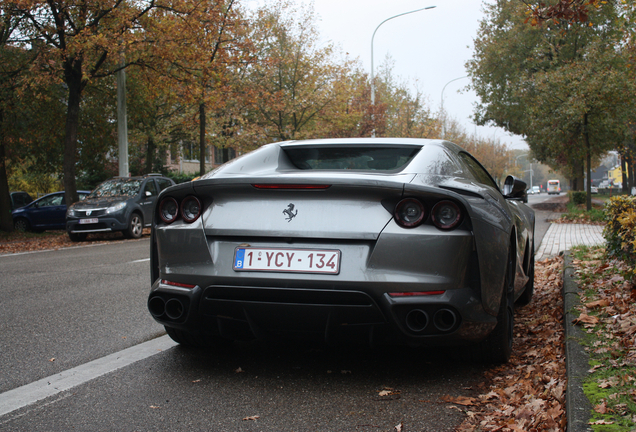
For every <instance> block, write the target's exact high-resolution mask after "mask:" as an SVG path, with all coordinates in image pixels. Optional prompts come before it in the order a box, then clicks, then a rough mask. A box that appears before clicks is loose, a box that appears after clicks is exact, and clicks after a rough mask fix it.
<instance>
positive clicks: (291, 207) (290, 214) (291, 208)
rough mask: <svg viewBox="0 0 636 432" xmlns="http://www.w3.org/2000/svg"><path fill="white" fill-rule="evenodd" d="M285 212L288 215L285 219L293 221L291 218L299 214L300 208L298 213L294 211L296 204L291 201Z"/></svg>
mask: <svg viewBox="0 0 636 432" xmlns="http://www.w3.org/2000/svg"><path fill="white" fill-rule="evenodd" d="M283 214H284V215H287V217H286V218H285V220H286V221H287V222H291V220H292V219H293V218H295V217H296V215H297V214H298V210H296V213H294V204H292V203H289V205H288V206H287V208H286V209H285V210H283Z"/></svg>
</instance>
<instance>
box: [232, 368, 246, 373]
mask: <svg viewBox="0 0 636 432" xmlns="http://www.w3.org/2000/svg"><path fill="white" fill-rule="evenodd" d="M234 372H236V373H243V372H245V371H244V370H243V369H241V367H240V366H239V368H238V369H234Z"/></svg>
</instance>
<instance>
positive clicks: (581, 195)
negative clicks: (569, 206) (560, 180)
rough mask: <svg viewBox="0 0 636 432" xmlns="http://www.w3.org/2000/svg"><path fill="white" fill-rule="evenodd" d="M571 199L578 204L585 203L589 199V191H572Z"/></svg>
mask: <svg viewBox="0 0 636 432" xmlns="http://www.w3.org/2000/svg"><path fill="white" fill-rule="evenodd" d="M568 193H569V194H570V200H571V201H572V202H573V203H574V204H576V205H579V204H585V203H586V201H587V193H586V192H585V191H570V192H568Z"/></svg>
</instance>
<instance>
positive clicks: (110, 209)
mask: <svg viewBox="0 0 636 432" xmlns="http://www.w3.org/2000/svg"><path fill="white" fill-rule="evenodd" d="M125 208H126V201H122V202H120V203H117V204H115V205H112V206H110V207H108V208H107V209H106V214H110V213H116V212H118V211H121V210H123V209H125Z"/></svg>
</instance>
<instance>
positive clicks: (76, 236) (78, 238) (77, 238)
mask: <svg viewBox="0 0 636 432" xmlns="http://www.w3.org/2000/svg"><path fill="white" fill-rule="evenodd" d="M68 238H70V239H71V241H72V242H82V241H84V240H86V234H83V233H71V232H70V233H68Z"/></svg>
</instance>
